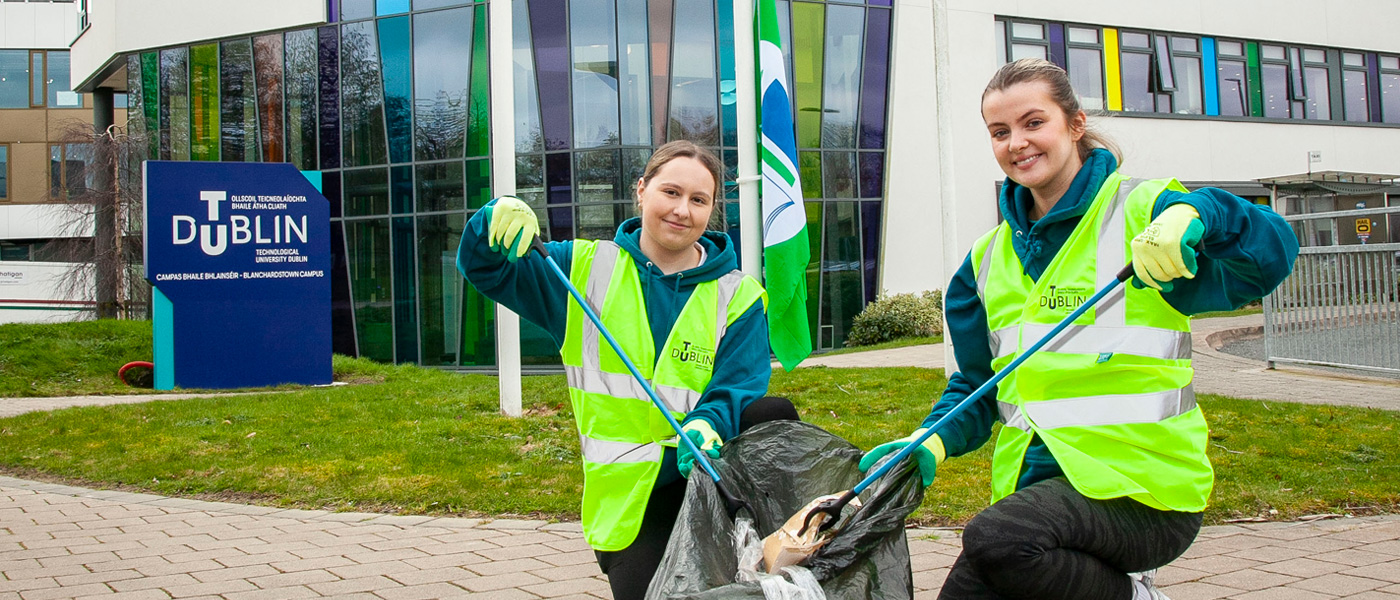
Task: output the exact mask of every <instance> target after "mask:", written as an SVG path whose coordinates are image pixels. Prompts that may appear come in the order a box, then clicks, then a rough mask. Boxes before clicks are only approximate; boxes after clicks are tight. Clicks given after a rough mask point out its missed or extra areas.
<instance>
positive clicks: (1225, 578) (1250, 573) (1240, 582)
mask: <svg viewBox="0 0 1400 600" xmlns="http://www.w3.org/2000/svg"><path fill="white" fill-rule="evenodd" d="M1201 581H1202V582H1204V583H1213V584H1216V585H1223V586H1225V587H1232V588H1236V589H1240V590H1245V591H1254V590H1263V589H1268V588H1273V587H1279V586H1282V585H1285V584H1289V583H1293V582H1295V581H1298V578H1297V577H1290V576H1288V575H1280V574H1278V573H1270V572H1268V571H1260V570H1258V569H1245V570H1243V571H1235V572H1234V573H1226V574H1224V575H1213V576H1211V577H1207V578H1205V579H1202V580H1201Z"/></svg>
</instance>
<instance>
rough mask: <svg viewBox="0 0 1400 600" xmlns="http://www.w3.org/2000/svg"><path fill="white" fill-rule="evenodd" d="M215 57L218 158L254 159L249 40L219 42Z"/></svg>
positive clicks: (255, 136)
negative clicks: (219, 146) (219, 140)
mask: <svg viewBox="0 0 1400 600" xmlns="http://www.w3.org/2000/svg"><path fill="white" fill-rule="evenodd" d="M220 46H221V48H220V49H221V52H222V53H223V57H222V58H221V59H220V60H219V71H220V73H219V127H220V134H221V145H222V150H221V152H220V155H221V156H222V160H225V161H233V162H257V160H258V110H257V109H258V103H257V98H255V97H254V93H255V90H256V87H257V86H256V85H255V84H254V83H253V43H252V42H251V41H249V40H246V39H243V40H233V41H229V42H224V43H222V44H221V45H220Z"/></svg>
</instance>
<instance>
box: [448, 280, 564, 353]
mask: <svg viewBox="0 0 1400 600" xmlns="http://www.w3.org/2000/svg"><path fill="white" fill-rule="evenodd" d="M461 337H462V359H461V364H462V365H466V366H470V365H494V364H496V303H495V302H492V301H491V300H489V299H487V298H486V297H485V296H482V295H481V292H478V291H476V288H474V287H472V286H469V285H467V286H462V336H461ZM520 363H521V364H525V365H557V364H560V360H559V348H558V346H555V345H554V338H552V337H550V336H549V334H548V333H546V332H545V331H544V330H543V329H540V327H539V326H538V325H535V324H534V323H531V322H529V321H526V320H524V319H521V320H520Z"/></svg>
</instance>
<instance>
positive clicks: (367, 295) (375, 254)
mask: <svg viewBox="0 0 1400 600" xmlns="http://www.w3.org/2000/svg"><path fill="white" fill-rule="evenodd" d="M348 187H349V186H348V184H347V188H348ZM345 246H346V254H347V255H348V256H349V263H350V265H349V266H350V287H351V292H352V295H351V297H352V302H353V306H354V310H355V331H356V334H357V337H358V338H359V351H360V356H361V357H364V358H368V359H370V360H377V361H380V362H391V361H393V360H394V325H393V321H392V319H393V314H392V313H393V305H392V301H393V298H392V297H391V295H390V290H392V289H393V280H392V279H391V277H392V272H393V269H392V267H391V266H390V260H391V256H392V254H391V252H390V247H389V220H388V219H367V220H361V221H347V222H345Z"/></svg>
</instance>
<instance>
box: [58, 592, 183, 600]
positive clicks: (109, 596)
mask: <svg viewBox="0 0 1400 600" xmlns="http://www.w3.org/2000/svg"><path fill="white" fill-rule="evenodd" d="M76 598H77V600H95V599H97V598H101V599H102V600H169V598H170V594H167V593H165V591H164V590H135V591H130V592H117V593H115V594H113V593H106V594H93V595H91V596H77V597H76Z"/></svg>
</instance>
